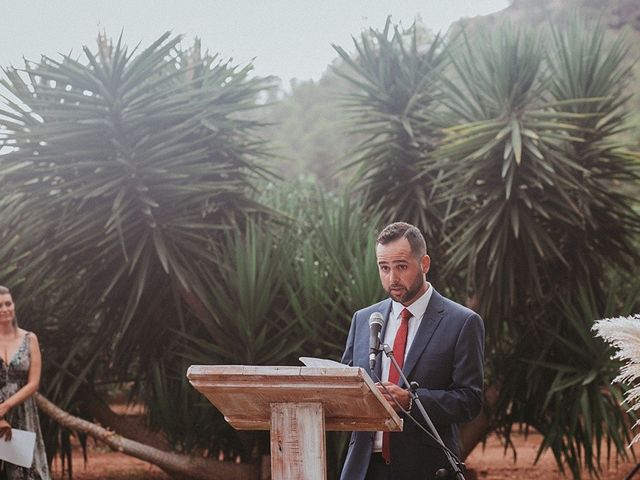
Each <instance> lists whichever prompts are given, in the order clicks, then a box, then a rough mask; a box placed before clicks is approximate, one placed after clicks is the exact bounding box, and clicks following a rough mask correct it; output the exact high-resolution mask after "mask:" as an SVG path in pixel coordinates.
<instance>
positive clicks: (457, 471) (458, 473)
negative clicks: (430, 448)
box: [380, 342, 465, 480]
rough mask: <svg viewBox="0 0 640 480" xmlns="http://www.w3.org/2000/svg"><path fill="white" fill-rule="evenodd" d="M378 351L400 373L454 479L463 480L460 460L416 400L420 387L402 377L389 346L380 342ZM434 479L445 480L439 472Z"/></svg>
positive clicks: (402, 373) (418, 400)
mask: <svg viewBox="0 0 640 480" xmlns="http://www.w3.org/2000/svg"><path fill="white" fill-rule="evenodd" d="M380 349H381V350H382V351H383V352H384V354H385V355H386V356H387V358H389V360H391V363H392V364H393V366H394V367H395V368H396V370H398V372H399V373H400V378H401V379H402V381H403V382H404V384H405V385H406V386H407V387H408V388H409V392H410V393H411V398H412V399H413V403H414V404H415V405H417V406H418V410H420V413H421V414H422V418H424V420H425V421H426V422H427V426H428V427H429V430H431V434H432V436H433V439H434V440H435V441H436V443H437V444H438V446H439V447H440V448H441V449H442V451H443V452H444V454H445V456H446V457H447V460H448V461H449V463H450V464H451V467H452V468H453V472H454V475H455V478H456V479H457V480H465V478H464V475H463V473H462V468H461V462H460V460H458V459H457V458H455V456H454V455H453V454H452V453H451V451H450V450H449V449H448V448H447V446H446V445H445V444H444V442H443V441H442V438H441V437H440V434H439V433H438V431H437V430H436V427H435V426H434V425H433V422H431V418H429V415H428V414H427V411H426V410H425V409H424V406H423V405H422V402H421V401H420V399H419V398H418V392H417V389H418V388H419V387H420V385H418V382H411V383H409V380H407V377H406V376H405V375H404V372H403V371H402V369H401V368H400V366H399V365H398V362H397V361H396V359H395V357H394V356H393V350H392V349H391V348H389V345H387V344H386V343H382V342H380ZM442 471H444V469H442ZM447 476H448V475H447ZM436 478H446V477H443V476H442V474H441V470H438V471H437V472H436Z"/></svg>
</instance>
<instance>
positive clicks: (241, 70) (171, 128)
mask: <svg viewBox="0 0 640 480" xmlns="http://www.w3.org/2000/svg"><path fill="white" fill-rule="evenodd" d="M83 52H84V57H83V59H76V58H72V57H70V56H62V57H61V58H60V59H58V60H56V59H52V58H49V57H43V58H42V59H41V61H40V62H38V63H32V62H27V63H26V65H25V67H24V68H23V69H17V68H9V69H6V70H4V78H3V79H2V80H0V82H1V83H2V86H3V87H4V89H5V91H6V94H5V95H4V96H3V98H2V104H1V106H0V148H3V147H7V148H8V149H9V150H10V151H9V152H8V153H7V154H4V155H1V156H0V197H1V198H2V200H0V208H2V210H1V211H0V232H2V235H3V237H4V238H3V242H2V247H0V253H1V254H2V261H1V262H0V264H1V265H2V266H3V267H2V268H3V272H2V273H3V274H4V275H5V276H4V278H3V282H5V283H7V284H9V285H11V286H12V287H14V291H15V293H16V298H17V300H18V302H19V305H18V307H19V311H20V312H21V314H22V315H23V316H24V318H28V319H29V322H30V325H31V326H32V327H31V328H34V329H35V330H36V331H37V332H38V333H40V332H43V337H44V338H43V340H44V339H46V342H43V345H44V346H45V355H44V360H45V367H46V369H47V370H46V372H45V375H44V378H45V379H46V380H45V383H44V392H45V393H46V394H47V395H50V396H52V397H53V399H54V400H55V401H56V402H58V404H59V405H60V406H62V407H63V408H64V407H67V408H68V407H70V405H72V402H73V400H74V399H75V396H74V394H75V393H76V392H77V391H78V388H79V386H80V385H83V386H93V385H97V384H98V383H100V382H102V381H112V380H120V381H123V380H132V381H134V382H136V384H137V385H138V386H141V385H144V380H145V379H150V378H151V375H152V373H153V372H154V369H155V368H156V366H157V364H158V362H163V361H166V360H167V352H173V351H175V348H173V347H174V342H175V341H174V337H175V331H180V332H187V331H191V330H193V329H196V328H199V326H202V325H203V324H204V325H207V326H208V325H210V324H211V322H212V320H211V319H212V314H213V312H215V311H216V307H215V304H214V303H213V301H212V300H213V297H212V293H211V292H212V291H213V290H214V289H215V288H217V287H218V284H217V283H210V282H211V279H212V278H213V277H215V275H214V274H213V273H212V272H214V271H218V270H220V271H223V267H222V265H221V264H220V262H219V259H218V258H217V257H216V252H217V250H216V249H217V245H218V244H219V242H221V241H222V240H223V239H224V234H225V232H226V231H229V230H230V229H242V228H243V225H244V223H245V218H246V217H247V216H250V215H253V214H257V213H262V214H264V213H265V212H267V210H268V208H266V207H265V206H263V205H261V204H259V203H257V202H255V201H254V200H253V199H252V195H253V193H252V189H253V185H254V182H255V181H256V179H257V178H262V177H265V176H267V177H268V176H269V173H268V171H267V170H265V168H264V165H265V160H266V159H267V157H268V154H267V152H266V149H265V146H264V142H263V140H262V139H261V138H260V136H259V130H260V128H261V124H260V123H259V122H256V121H254V120H251V118H249V116H248V115H247V114H246V112H247V111H249V110H251V109H255V108H258V106H259V102H258V99H259V96H260V95H261V93H262V92H263V91H264V89H265V88H270V86H271V83H270V81H268V80H265V79H261V78H258V77H252V76H251V75H250V72H251V65H247V66H235V65H232V64H231V63H230V62H228V61H224V60H222V59H221V58H220V57H218V56H217V55H210V54H208V53H206V52H203V51H202V50H201V48H200V45H199V43H196V45H195V46H194V47H193V48H192V49H188V50H183V49H182V48H181V47H180V37H174V38H170V35H169V34H168V33H167V34H164V35H162V36H161V37H160V38H158V40H156V41H155V42H154V43H153V44H151V45H150V46H149V47H147V48H146V49H144V50H138V49H134V50H133V51H131V50H130V49H128V48H127V47H126V46H125V45H124V44H123V42H122V41H121V40H118V41H117V42H116V43H115V44H113V43H111V42H108V41H106V39H105V38H104V37H101V38H100V39H99V46H98V49H97V50H91V49H90V48H88V47H85V48H84V50H83ZM54 307H55V308H54ZM69 338H73V339H74V341H73V346H72V347H71V348H69Z"/></svg>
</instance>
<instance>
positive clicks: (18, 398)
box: [0, 332, 42, 417]
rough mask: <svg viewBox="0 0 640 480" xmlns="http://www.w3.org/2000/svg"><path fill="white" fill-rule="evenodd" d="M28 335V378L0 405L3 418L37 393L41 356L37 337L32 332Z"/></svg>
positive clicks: (0, 413) (0, 414)
mask: <svg viewBox="0 0 640 480" xmlns="http://www.w3.org/2000/svg"><path fill="white" fill-rule="evenodd" d="M28 335H29V342H30V347H31V349H30V350H31V362H30V364H29V377H28V379H27V383H26V384H25V386H24V387H22V388H21V389H20V390H18V391H17V392H16V393H14V394H13V395H11V396H10V397H9V398H7V399H6V400H5V401H4V402H2V403H0V417H4V416H5V415H6V414H7V412H8V411H9V410H10V409H12V408H13V407H15V406H16V405H20V404H21V403H22V402H24V401H25V400H26V399H27V398H29V397H30V396H31V395H33V394H34V393H36V392H37V391H38V386H39V385H40V373H41V372H42V355H41V354H40V345H39V344H38V337H36V335H35V333H33V332H31V333H29V334H28Z"/></svg>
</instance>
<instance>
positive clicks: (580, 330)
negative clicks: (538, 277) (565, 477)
mask: <svg viewBox="0 0 640 480" xmlns="http://www.w3.org/2000/svg"><path fill="white" fill-rule="evenodd" d="M605 282H606V283H605ZM603 284H606V287H602V288H603V289H604V290H605V299H604V301H603V302H600V301H599V297H601V295H599V294H597V293H596V292H594V291H593V290H586V289H585V288H588V287H584V288H583V287H580V290H579V291H578V292H577V294H574V295H572V297H571V298H565V299H560V298H557V299H555V300H553V302H554V303H556V304H555V305H552V306H545V307H544V308H543V309H541V312H540V314H539V315H538V316H537V317H536V321H538V322H539V323H540V325H541V326H537V325H531V326H530V329H529V331H528V332H522V334H521V335H520V336H519V337H518V338H517V339H515V344H514V345H513V348H512V349H511V350H510V351H509V353H508V354H505V355H504V356H503V355H496V356H495V357H494V358H493V359H492V365H493V368H494V369H496V370H498V371H499V372H500V373H501V378H502V382H501V385H500V387H501V396H500V399H499V404H498V407H497V412H498V415H497V416H496V418H495V419H494V421H495V425H496V427H497V429H498V431H499V433H500V434H501V436H502V437H503V438H504V439H505V442H507V443H508V442H509V441H510V436H511V432H512V429H513V427H514V425H522V424H525V425H526V426H527V428H528V427H533V428H535V429H536V430H537V431H539V432H540V433H542V434H543V436H544V440H543V442H542V443H541V444H540V447H539V449H538V454H537V459H538V458H540V455H542V453H543V452H544V451H545V450H547V449H550V450H551V451H552V452H553V455H554V457H555V459H556V462H557V464H558V466H559V468H560V469H561V470H562V471H565V469H566V468H568V471H569V472H568V473H570V474H571V475H572V476H573V478H582V477H581V472H582V469H583V467H586V469H587V470H588V471H589V473H590V474H592V475H597V473H598V471H599V467H600V465H601V462H602V460H604V459H606V461H607V462H608V461H610V460H612V459H613V457H616V456H620V457H622V458H623V459H627V458H628V456H629V452H628V451H627V450H626V448H625V445H626V444H628V443H629V441H630V439H631V436H630V432H629V428H628V427H629V423H630V420H631V421H632V420H633V419H634V418H635V415H634V414H632V415H631V417H629V416H628V415H627V413H626V411H625V409H624V408H622V407H621V406H620V403H621V401H622V399H623V394H624V388H623V387H622V386H621V385H619V384H615V383H612V379H613V378H614V377H615V376H616V375H617V371H618V368H619V363H618V362H617V361H615V360H614V359H612V358H611V350H610V348H609V347H608V346H607V345H606V344H605V343H604V342H602V341H601V340H600V339H597V338H594V337H593V335H592V334H591V328H592V327H593V325H594V319H596V318H601V317H603V316H609V315H611V314H612V313H613V312H619V313H623V314H626V313H628V312H630V311H633V309H635V308H637V306H638V302H639V300H640V281H638V280H637V279H635V278H633V277H625V276H620V275H615V274H608V277H607V278H606V279H604V281H603ZM548 315H556V316H554V317H553V318H552V319H549V318H545V316H548ZM550 320H551V321H550ZM522 379H526V381H522Z"/></svg>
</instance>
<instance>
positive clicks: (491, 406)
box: [460, 386, 498, 460]
mask: <svg viewBox="0 0 640 480" xmlns="http://www.w3.org/2000/svg"><path fill="white" fill-rule="evenodd" d="M497 401H498V390H497V389H496V387H494V386H489V387H487V388H486V389H485V392H484V408H483V409H482V411H481V412H480V414H479V415H478V416H477V417H476V418H474V419H473V420H471V421H470V422H468V423H465V424H464V425H462V426H461V428H460V459H461V460H464V459H466V458H467V457H468V456H469V454H470V453H471V452H472V451H473V449H474V448H475V447H476V446H477V445H478V443H480V442H481V441H482V439H483V438H485V437H486V436H487V434H488V433H489V432H490V431H491V419H492V417H493V414H494V413H495V409H496V402H497Z"/></svg>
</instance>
